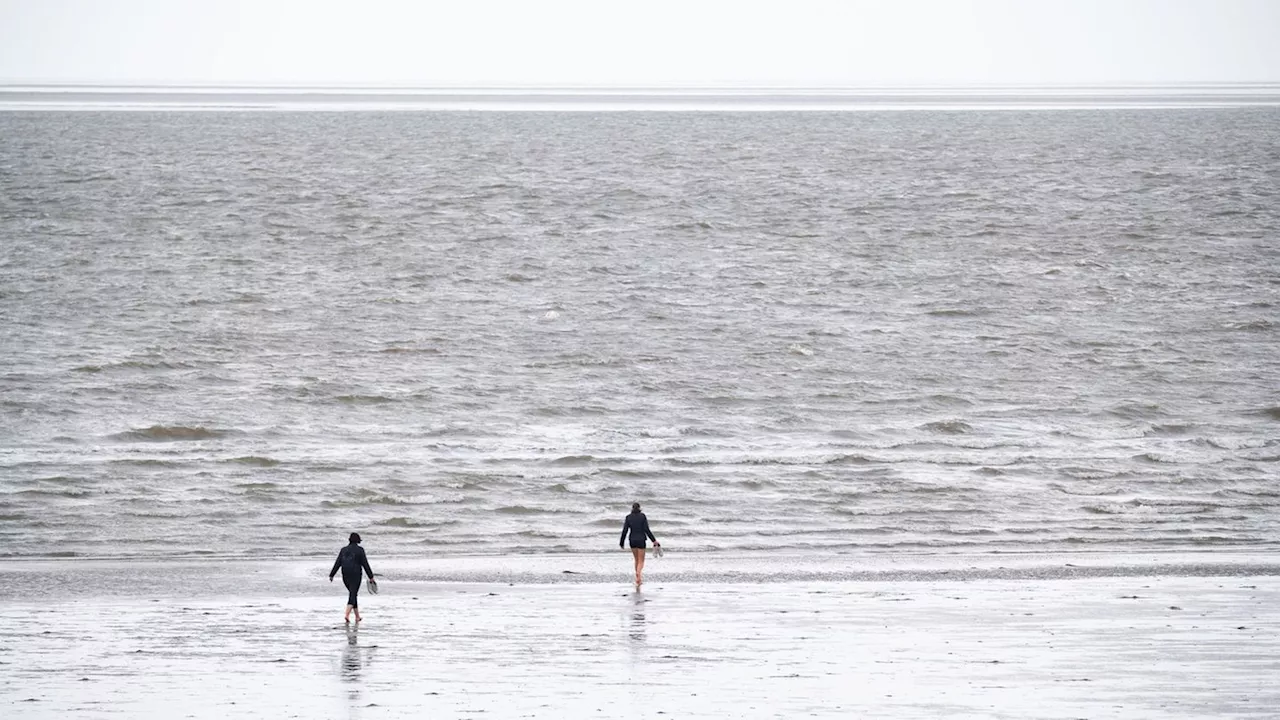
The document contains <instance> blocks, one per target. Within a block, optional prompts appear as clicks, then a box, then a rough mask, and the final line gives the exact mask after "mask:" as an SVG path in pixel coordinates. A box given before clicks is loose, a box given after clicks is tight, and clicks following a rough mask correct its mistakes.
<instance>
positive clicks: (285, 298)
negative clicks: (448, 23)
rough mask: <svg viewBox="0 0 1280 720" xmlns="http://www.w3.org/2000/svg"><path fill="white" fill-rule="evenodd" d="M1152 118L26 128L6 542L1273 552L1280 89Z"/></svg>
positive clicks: (97, 112)
mask: <svg viewBox="0 0 1280 720" xmlns="http://www.w3.org/2000/svg"><path fill="white" fill-rule="evenodd" d="M82 100H83V98H80V99H77V100H76V101H75V102H77V103H79V102H81V101H82ZM134 100H136V98H135V99H134ZM134 100H130V102H134ZM183 102H186V101H185V100H184V101H183ZM237 102H238V101H237ZM1162 102H1163V101H1162ZM73 104H74V103H73ZM713 104H714V103H713ZM978 104H979V105H981V103H978ZM1033 104H1034V103H1033ZM1060 104H1061V103H1059V105H1060ZM1139 104H1142V105H1144V106H1143V107H1131V106H1129V105H1126V104H1124V103H1119V104H1117V103H1115V102H1107V103H1099V102H1095V101H1094V100H1090V99H1089V98H1085V100H1083V101H1079V102H1072V103H1070V105H1071V106H1070V107H1061V106H1058V105H1054V104H1052V103H1050V104H1049V106H1043V104H1041V106H1036V107H1032V108H1025V107H1007V106H1004V105H1000V104H997V105H990V104H988V106H985V107H979V108H978V109H974V108H972V107H968V106H966V107H949V106H947V105H946V103H941V104H936V103H935V104H934V105H929V104H927V103H926V104H925V105H924V106H921V107H914V106H913V107H912V108H908V109H883V108H881V107H879V106H874V105H873V106H869V107H868V106H863V107H862V111H848V110H847V109H839V108H837V109H831V108H830V107H826V106H822V107H819V108H817V109H813V108H808V109H807V111H800V110H797V109H796V108H794V107H792V106H788V105H786V104H785V103H784V104H783V105H782V106H779V107H776V108H774V111H771V112H731V111H724V112H720V111H716V110H715V108H714V107H712V108H711V109H707V108H702V107H700V108H699V110H698V111H672V110H670V109H645V108H644V107H643V103H641V105H642V107H639V108H632V109H630V110H629V111H626V112H622V111H615V110H610V109H608V108H606V109H603V110H601V109H590V108H588V109H585V110H584V109H583V108H582V107H577V106H575V107H574V108H570V109H569V110H564V109H563V108H560V109H557V108H556V107H554V103H552V105H553V107H550V108H545V107H540V108H539V111H536V112H535V111H523V110H520V109H518V108H517V109H515V110H510V109H506V110H495V109H484V108H481V109H478V110H477V109H471V110H465V109H464V110H455V111H440V110H430V109H428V110H422V109H409V111H406V109H405V108H400V109H398V110H386V109H385V108H381V109H380V108H369V107H365V106H361V105H359V104H358V103H357V104H356V105H355V106H352V107H347V108H345V109H337V110H333V109H316V108H313V107H308V108H294V109H290V107H289V106H288V103H287V102H286V103H285V104H284V106H273V107H272V108H271V109H261V108H256V109H255V108H250V109H245V108H232V107H230V105H228V106H226V107H202V108H200V109H198V110H190V109H174V108H172V107H167V108H157V107H149V106H147V105H146V103H145V102H144V103H142V104H141V105H137V104H136V103H135V104H134V105H131V106H130V111H128V112H122V111H117V110H116V109H113V108H103V107H98V106H96V105H94V104H92V103H90V104H89V105H88V106H77V107H75V108H73V109H66V108H56V109H49V108H42V107H34V108H32V107H26V108H24V109H22V110H21V111H15V110H13V108H8V109H7V110H5V111H2V112H0V557H7V558H14V559H21V558H33V559H35V558H45V559H48V558H106V559H137V558H144V559H147V558H150V559H156V558H159V559H182V558H193V557H208V558H215V559H216V558H228V559H235V558H247V557H270V558H298V557H308V556H315V555H323V556H326V557H331V556H332V554H333V553H334V552H335V551H336V550H337V548H338V547H339V546H341V545H342V544H343V543H344V542H345V539H346V536H347V534H348V533H350V532H352V531H358V532H360V533H361V534H362V536H363V537H364V545H365V547H366V548H368V549H369V552H370V554H371V556H383V557H389V556H399V557H405V558H432V557H443V556H448V557H453V558H462V559H465V558H467V557H476V556H502V555H517V556H518V555H526V554H532V553H556V554H579V553H580V554H586V553H598V552H603V551H607V550H609V549H611V548H614V549H616V541H617V540H618V536H619V533H620V531H621V527H622V520H623V517H624V516H625V515H626V513H627V512H628V510H629V508H630V506H631V503H633V502H640V503H641V504H642V505H643V508H644V510H645V512H646V513H647V514H648V517H649V520H650V523H651V525H652V527H653V530H654V532H655V534H656V535H657V537H658V538H659V539H660V540H661V541H662V542H663V546H664V548H666V549H667V550H668V551H669V552H672V553H690V554H694V553H717V552H739V553H742V552H749V553H760V554H770V553H775V554H792V555H796V554H802V555H808V556H810V557H816V558H819V559H821V558H823V557H831V558H840V557H849V556H876V557H892V556H894V555H895V554H908V553H951V552H956V553H960V552H963V553H979V554H984V553H1037V552H1061V551H1090V550H1099V551H1106V552H1117V551H1120V552H1127V551H1162V550H1175V551H1176V550H1197V551H1202V550H1206V549H1209V550H1212V549H1216V548H1222V549H1233V550H1238V549H1242V550H1247V551H1257V552H1262V553H1265V552H1273V551H1275V550H1277V549H1280V353H1278V352H1277V351H1278V350H1280V328H1278V326H1277V324H1278V323H1280V311H1278V307H1280V107H1277V106H1258V105H1256V104H1255V105H1247V104H1245V105H1232V104H1231V103H1226V104H1224V105H1223V106H1210V107H1199V106H1196V107H1187V106H1182V105H1177V104H1174V105H1170V104H1169V103H1167V102H1165V103H1163V104H1161V103H1156V104H1155V105H1154V106H1151V107H1147V106H1145V105H1149V104H1150V103H1148V102H1147V101H1145V100H1144V101H1142V102H1140V103H1139ZM739 109H740V108H739ZM304 110H305V111H304Z"/></svg>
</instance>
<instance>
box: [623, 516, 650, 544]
mask: <svg viewBox="0 0 1280 720" xmlns="http://www.w3.org/2000/svg"><path fill="white" fill-rule="evenodd" d="M627 533H631V547H633V548H642V547H644V539H645V537H646V536H648V538H649V539H650V540H652V541H653V542H654V544H655V545H656V544H657V543H658V538H656V537H654V536H653V533H652V532H650V530H649V518H647V517H645V516H644V513H642V512H633V513H631V514H630V515H628V516H627V519H626V520H625V521H623V523H622V537H620V538H618V547H622V544H623V543H624V542H626V540H627Z"/></svg>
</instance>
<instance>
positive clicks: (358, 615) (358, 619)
mask: <svg viewBox="0 0 1280 720" xmlns="http://www.w3.org/2000/svg"><path fill="white" fill-rule="evenodd" d="M362 619H363V618H361V617H360V613H356V622H360V621H361V620H362Z"/></svg>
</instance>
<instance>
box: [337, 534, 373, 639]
mask: <svg viewBox="0 0 1280 720" xmlns="http://www.w3.org/2000/svg"><path fill="white" fill-rule="evenodd" d="M347 540H348V544H347V546H346V547H344V548H342V549H341V550H339V551H338V559H337V560H334V561H333V569H332V570H330V571H329V582H333V576H334V575H337V574H338V570H342V584H343V585H346V586H347V612H346V613H345V614H344V615H343V616H342V620H343V622H348V623H349V622H351V613H352V612H354V613H355V614H356V622H360V605H359V603H358V602H357V600H356V595H357V594H358V593H359V592H360V580H361V577H360V571H361V570H364V572H366V573H368V575H369V580H370V581H371V582H372V581H373V570H371V569H370V568H369V558H368V557H367V556H366V555H365V554H364V548H362V547H360V533H351V536H350V537H349V538H347Z"/></svg>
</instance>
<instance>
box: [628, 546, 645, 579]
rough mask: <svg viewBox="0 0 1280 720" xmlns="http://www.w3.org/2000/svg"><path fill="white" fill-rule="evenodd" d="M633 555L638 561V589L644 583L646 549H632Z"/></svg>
mask: <svg viewBox="0 0 1280 720" xmlns="http://www.w3.org/2000/svg"><path fill="white" fill-rule="evenodd" d="M631 555H632V557H634V558H635V561H636V587H640V583H642V582H644V548H631Z"/></svg>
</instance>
